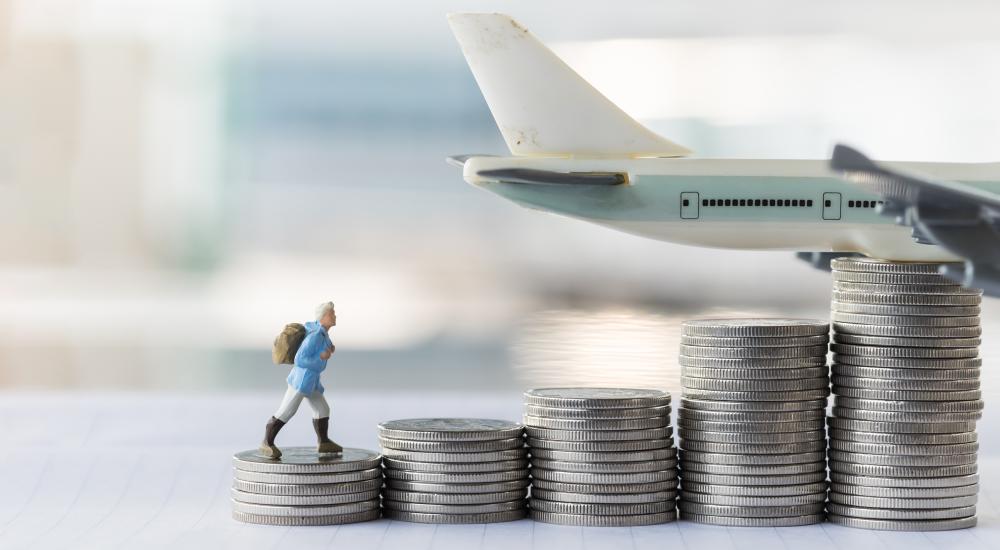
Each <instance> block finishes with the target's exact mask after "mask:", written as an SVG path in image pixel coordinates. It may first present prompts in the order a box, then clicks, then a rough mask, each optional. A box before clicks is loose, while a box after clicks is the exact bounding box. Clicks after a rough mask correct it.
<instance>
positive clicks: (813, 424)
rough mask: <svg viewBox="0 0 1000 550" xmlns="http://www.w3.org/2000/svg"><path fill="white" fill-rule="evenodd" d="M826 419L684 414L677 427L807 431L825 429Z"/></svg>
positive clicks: (745, 432)
mask: <svg viewBox="0 0 1000 550" xmlns="http://www.w3.org/2000/svg"><path fill="white" fill-rule="evenodd" d="M825 424H826V423H825V421H824V420H823V419H822V418H819V419H816V420H805V421H802V422H709V421H704V420H689V419H687V418H684V417H683V416H682V417H680V418H678V419H677V428H678V429H681V428H685V429H689V430H703V431H707V432H725V433H739V434H765V433H766V434H773V433H788V432H805V431H809V430H820V431H822V430H823V427H824V426H825Z"/></svg>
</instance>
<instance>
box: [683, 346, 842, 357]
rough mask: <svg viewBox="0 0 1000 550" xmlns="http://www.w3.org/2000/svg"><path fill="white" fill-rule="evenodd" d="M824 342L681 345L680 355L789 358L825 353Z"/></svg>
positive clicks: (823, 354) (815, 355) (817, 355)
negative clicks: (788, 345) (787, 345)
mask: <svg viewBox="0 0 1000 550" xmlns="http://www.w3.org/2000/svg"><path fill="white" fill-rule="evenodd" d="M826 351H827V350H826V344H823V345H820V346H803V347H794V348H775V347H772V348H763V347H760V348H714V347H708V346H687V345H683V344H682V345H681V355H685V356H687V357H721V358H729V359H790V358H795V357H819V356H825V355H826Z"/></svg>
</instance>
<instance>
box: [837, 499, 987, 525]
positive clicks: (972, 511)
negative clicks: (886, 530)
mask: <svg viewBox="0 0 1000 550" xmlns="http://www.w3.org/2000/svg"><path fill="white" fill-rule="evenodd" d="M826 507H827V510H828V511H829V512H830V513H831V514H837V515H838V516H846V517H851V518H863V519H892V520H901V521H924V520H934V519H958V518H967V517H970V516H974V515H976V507H975V506H962V507H959V508H943V509H931V510H894V509H888V508H865V507H863V506H847V505H845V504H837V503H836V502H830V503H828V504H827V505H826Z"/></svg>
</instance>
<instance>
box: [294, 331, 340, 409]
mask: <svg viewBox="0 0 1000 550" xmlns="http://www.w3.org/2000/svg"><path fill="white" fill-rule="evenodd" d="M332 345H333V343H332V342H330V336H329V335H328V334H327V333H326V331H325V330H323V326H322V325H320V324H319V323H318V322H316V321H309V322H308V323H306V337H305V339H304V340H302V345H301V346H299V351H297V352H295V366H294V367H292V372H290V373H288V385H289V386H291V387H293V388H295V390H296V391H299V392H301V393H304V394H306V395H309V394H310V393H312V392H314V391H319V392H320V393H323V384H320V382H319V375H320V373H321V372H323V371H324V370H325V369H326V359H323V358H321V357H320V356H319V354H321V353H323V352H324V351H325V350H326V349H327V348H329V347H330V346H332Z"/></svg>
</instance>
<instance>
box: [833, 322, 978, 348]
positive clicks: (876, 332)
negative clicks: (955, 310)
mask: <svg viewBox="0 0 1000 550" xmlns="http://www.w3.org/2000/svg"><path fill="white" fill-rule="evenodd" d="M946 318H947V319H951V317H946ZM833 330H835V331H836V332H837V333H846V334H861V335H865V336H893V337H907V338H977V337H979V336H980V335H981V334H982V333H983V328H982V327H980V326H974V327H914V326H897V325H861V324H856V323H841V322H834V323H833ZM833 345H834V346H843V345H844V344H833ZM831 347H832V346H831ZM893 349H894V350H899V349H903V350H916V349H933V348H893ZM958 349H963V348H958ZM939 351H942V352H944V351H946V350H939ZM838 353H849V352H840V351H838ZM895 353H900V352H899V351H896V352H895ZM955 353H956V355H944V357H968V355H957V352H955ZM890 357H910V356H909V355H902V356H900V355H890ZM918 357H919V356H918Z"/></svg>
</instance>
